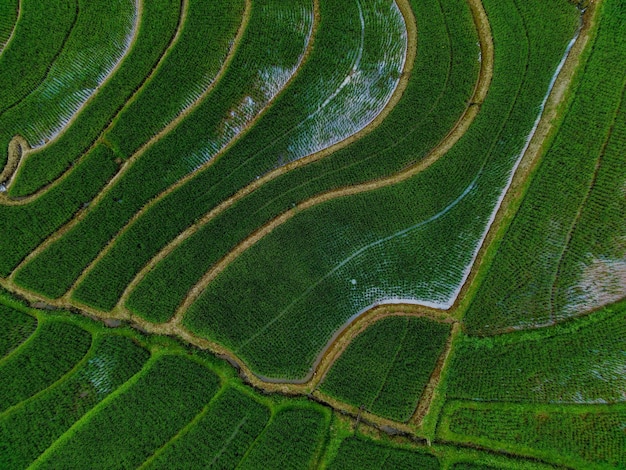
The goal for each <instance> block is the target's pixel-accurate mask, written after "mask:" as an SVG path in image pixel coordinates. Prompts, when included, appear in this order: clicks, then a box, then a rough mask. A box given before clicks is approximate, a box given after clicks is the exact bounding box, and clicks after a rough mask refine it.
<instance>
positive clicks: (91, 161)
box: [0, 145, 117, 276]
mask: <svg viewBox="0 0 626 470" xmlns="http://www.w3.org/2000/svg"><path fill="white" fill-rule="evenodd" d="M116 170H117V163H116V162H115V155H114V154H113V152H112V151H111V149H109V148H108V147H105V146H104V145H98V146H96V147H95V148H94V149H93V150H91V151H90V152H89V153H88V154H87V155H86V156H85V158H84V160H83V161H82V162H81V163H80V164H79V165H77V166H76V169H75V170H74V171H73V172H72V173H71V174H70V175H68V177H67V178H64V179H63V180H62V181H61V182H60V183H59V184H58V185H55V186H54V187H52V188H51V189H50V190H49V191H47V192H46V193H45V194H44V195H42V196H41V197H39V198H37V199H36V200H35V201H33V202H32V203H30V204H27V205H17V206H11V205H7V206H5V205H0V252H1V253H2V256H0V275H2V276H8V275H9V274H10V273H11V271H13V270H14V269H15V267H16V266H17V265H18V264H19V263H20V262H21V261H22V260H23V259H24V258H25V257H26V256H27V255H28V254H29V253H30V252H31V251H32V250H34V249H35V248H36V247H37V246H38V245H39V244H40V243H41V242H43V241H44V240H45V238H46V237H47V236H48V235H50V234H51V233H52V232H54V231H55V230H57V229H58V228H59V227H60V226H61V225H63V224H64V223H66V222H67V221H68V220H70V219H71V218H72V217H73V216H75V215H76V214H77V213H78V212H79V211H80V210H83V209H85V207H86V206H87V205H88V204H89V201H91V200H92V199H93V197H94V196H95V195H96V194H97V192H98V191H99V190H100V189H101V188H102V187H103V186H104V185H105V184H106V182H107V181H108V179H109V178H111V177H112V176H113V175H114V174H115V171H116Z"/></svg>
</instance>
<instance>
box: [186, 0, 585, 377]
mask: <svg viewBox="0 0 626 470" xmlns="http://www.w3.org/2000/svg"><path fill="white" fill-rule="evenodd" d="M485 6H486V7H487V12H488V14H489V15H490V18H492V28H493V34H494V41H495V44H496V51H495V74H494V78H493V82H492V85H491V88H490V92H489V94H488V96H487V99H486V101H485V102H484V103H483V105H482V107H481V111H480V113H479V114H478V116H477V118H476V120H475V121H474V123H473V125H472V126H471V127H470V129H469V130H468V132H467V133H466V134H465V135H464V136H463V137H462V138H461V140H460V141H459V142H458V144H457V145H456V146H455V147H454V148H453V149H451V151H450V152H448V154H447V155H446V156H445V157H444V158H442V159H440V160H438V161H437V162H436V163H434V164H433V165H432V166H430V167H429V168H428V169H427V170H425V171H424V172H422V173H420V174H418V175H417V176H415V177H413V178H411V179H409V180H407V181H405V182H403V183H399V184H397V185H394V186H389V187H385V188H382V189H380V190H376V191H372V192H369V193H365V194H361V195H357V196H353V197H345V198H341V199H335V200H332V201H329V202H327V203H324V204H322V205H318V206H315V207H313V208H311V209H307V210H305V211H302V212H299V213H298V214H297V215H296V216H295V217H293V218H292V219H290V220H289V221H288V222H287V223H285V224H283V225H281V226H279V227H278V228H276V229H275V230H273V231H272V232H271V233H270V234H269V235H267V236H266V237H264V238H263V239H261V240H260V241H259V242H258V243H256V244H255V245H254V246H252V247H251V248H249V249H248V250H247V251H245V252H244V253H243V254H242V255H241V256H239V257H238V258H237V259H235V260H234V261H233V262H232V263H231V264H229V266H228V267H227V268H226V269H225V270H224V271H223V272H222V273H221V274H220V275H219V276H218V277H217V278H216V279H215V280H214V281H213V282H212V283H211V284H210V285H209V286H208V288H207V289H206V290H205V291H204V293H203V294H202V296H201V297H200V298H199V299H198V301H197V302H196V303H195V304H194V305H192V306H191V308H190V309H189V311H188V312H187V315H186V317H185V320H184V324H185V325H186V326H187V327H189V328H190V329H191V330H192V331H194V332H195V333H197V334H199V335H202V336H206V337H208V338H211V339H212V340H215V341H218V342H220V343H222V344H224V345H225V346H227V347H228V348H230V349H232V350H233V351H235V352H236V353H237V354H238V355H239V357H241V358H242V359H243V360H245V361H246V362H247V363H248V364H249V365H250V367H251V368H252V369H253V370H255V371H256V372H257V373H262V374H264V375H267V376H270V377H285V378H297V377H302V376H304V375H306V371H307V369H308V368H309V367H310V365H311V364H312V362H313V360H314V358H315V357H316V356H317V354H318V352H319V350H320V349H321V348H322V347H323V345H324V344H326V343H327V341H328V340H329V339H330V338H331V336H332V334H333V332H334V331H336V330H337V329H338V328H339V327H340V326H341V325H342V324H343V323H344V322H345V321H346V320H347V319H348V318H350V317H352V316H353V315H355V314H356V313H358V312H359V311H362V310H364V309H366V308H368V307H369V306H371V305H372V304H375V303H377V302H380V301H386V300H393V299H409V300H413V301H421V302H423V303H425V304H426V305H431V306H436V307H439V308H446V307H449V306H450V305H451V303H452V301H453V300H454V298H455V295H456V292H457V290H458V289H459V286H460V284H461V282H462V281H463V279H464V276H465V275H466V273H467V268H468V266H470V265H471V262H472V260H473V255H474V252H475V250H476V249H477V246H478V244H479V243H480V241H481V238H482V236H483V234H484V232H485V229H486V227H487V224H488V222H489V220H490V217H491V215H492V213H493V211H494V209H495V205H496V203H497V201H498V199H499V198H500V196H501V193H502V191H503V190H504V187H505V185H506V184H507V182H508V178H509V175H510V172H511V171H512V167H513V166H514V164H515V162H516V161H517V159H518V156H519V153H520V151H521V150H522V148H523V146H524V143H525V141H526V139H527V136H528V133H529V132H530V131H531V129H532V127H533V123H534V122H535V120H536V119H537V116H538V113H539V106H540V104H541V102H542V100H543V99H544V97H545V95H546V92H547V88H548V84H549V83H550V80H551V77H552V75H553V74H554V72H555V69H556V67H557V64H558V63H559V61H560V60H561V58H562V56H563V54H564V52H565V49H566V45H567V43H568V42H569V41H570V39H571V37H572V35H573V34H574V32H575V28H576V23H577V21H576V20H577V16H576V10H575V9H574V7H573V6H571V5H568V4H566V3H563V2H560V1H554V2H549V3H546V2H536V1H530V2H528V1H527V2H522V3H521V4H520V5H516V4H515V3H513V2H501V1H500V2H491V1H490V2H485ZM518 6H519V7H520V9H521V10H520V12H519V13H518V12H517V8H518ZM527 35H528V39H527ZM494 127H495V128H496V130H495V131H494ZM443 181H445V182H446V184H442V182H443ZM390 214H393V217H390V216H389V215H390ZM259 266H263V269H259ZM353 281H354V282H353ZM225 293H227V295H226V294H225ZM252 313H253V314H254V315H253V316H254V318H250V317H251V316H252V315H251V314H252Z"/></svg>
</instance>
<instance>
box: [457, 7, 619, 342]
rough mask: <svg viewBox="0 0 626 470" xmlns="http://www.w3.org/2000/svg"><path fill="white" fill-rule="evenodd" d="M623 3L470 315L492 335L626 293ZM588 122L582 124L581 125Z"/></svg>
mask: <svg viewBox="0 0 626 470" xmlns="http://www.w3.org/2000/svg"><path fill="white" fill-rule="evenodd" d="M624 6H625V4H624V2H623V1H621V0H608V1H606V2H603V4H602V7H601V8H602V20H601V22H600V24H599V27H598V32H597V38H596V40H595V43H594V44H593V47H592V49H591V52H590V56H589V58H588V60H587V63H586V65H585V67H584V71H583V72H582V75H581V76H580V81H579V83H578V86H577V88H576V90H575V95H574V97H573V100H572V102H571V103H570V105H569V108H568V109H567V114H566V116H565V118H564V121H563V123H562V125H561V126H560V129H559V132H558V134H557V135H556V136H555V137H554V139H553V140H552V142H551V144H550V147H549V149H548V151H547V153H546V155H545V156H544V157H543V162H542V164H541V167H540V168H539V170H538V172H537V175H536V177H535V178H534V179H533V181H532V183H531V184H530V187H529V190H528V193H527V195H526V198H525V200H524V202H523V203H522V206H521V208H520V210H519V212H518V213H517V215H516V216H515V219H514V220H513V222H512V224H511V226H510V228H509V229H508V231H507V233H506V235H505V237H504V239H503V241H502V243H501V245H500V246H499V249H498V252H497V256H496V258H495V260H494V262H493V265H492V267H491V269H490V271H489V274H488V275H487V276H486V277H485V279H484V281H483V285H482V288H481V289H480V290H479V292H478V293H477V295H476V298H475V299H474V301H473V302H472V305H471V306H470V309H469V310H468V312H467V315H466V322H467V325H468V327H469V329H470V330H471V331H472V332H474V333H478V334H482V335H485V334H493V333H498V332H502V331H505V330H506V329H507V328H509V327H516V328H520V327H533V326H543V325H546V324H550V323H554V322H555V321H558V320H562V319H564V318H567V317H570V316H572V315H576V314H580V313H582V312H584V311H589V310H592V309H596V308H598V307H600V306H602V305H606V304H608V303H611V302H614V301H616V300H618V299H620V298H622V297H624V296H626V287H625V286H626V283H625V282H624V279H625V278H624V273H625V272H626V271H625V267H624V256H625V253H626V251H625V248H624V237H625V236H626V202H625V201H624V184H626V177H625V176H624V175H625V174H626V173H625V168H626V157H625V155H626V153H625V150H626V100H625V99H624V90H625V89H626V80H625V79H624V76H623V74H615V73H613V72H612V71H613V70H618V69H620V70H621V69H624V68H625V67H626V44H625V43H624V41H622V40H621V38H623V37H624V36H625V35H626V13H624V12H625V10H624ZM581 129H585V132H580V130H581Z"/></svg>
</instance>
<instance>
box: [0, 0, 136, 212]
mask: <svg viewBox="0 0 626 470" xmlns="http://www.w3.org/2000/svg"><path fill="white" fill-rule="evenodd" d="M143 2H144V0H135V11H136V17H135V24H134V25H133V31H134V33H133V37H132V39H131V41H130V42H129V44H128V47H127V48H126V51H124V53H123V54H122V55H121V56H120V58H119V60H118V61H117V63H116V64H115V66H114V67H113V68H112V69H111V70H109V71H108V73H107V76H106V78H105V79H104V80H103V81H102V82H101V83H100V84H99V85H98V86H97V87H96V90H95V91H94V92H93V93H92V94H91V96H90V97H89V98H88V99H87V100H86V101H85V102H84V103H83V104H82V105H81V106H79V108H78V109H77V110H76V112H75V113H74V114H73V115H72V117H71V118H70V119H69V120H68V121H67V122H66V123H65V125H64V126H63V129H62V130H61V132H59V133H58V134H56V135H55V136H54V138H52V139H51V140H49V141H48V142H46V144H45V145H46V146H48V145H51V144H52V143H54V142H55V141H57V140H58V139H60V138H61V137H62V136H63V135H65V133H66V132H67V131H68V129H70V128H71V127H72V124H74V122H76V120H77V119H78V118H79V117H80V115H81V114H82V112H83V110H84V109H85V108H86V107H87V106H89V105H90V104H91V103H92V102H93V100H94V99H96V97H97V96H98V90H100V88H102V87H103V86H106V84H107V83H108V82H109V81H110V80H111V79H112V78H113V76H114V75H115V73H116V72H117V71H118V70H119V68H120V67H121V66H122V64H123V63H124V60H125V58H126V57H127V56H128V54H129V53H130V51H132V50H133V48H134V47H135V43H136V42H137V37H138V36H139V29H140V28H141V21H142V19H143V5H144V3H143ZM41 148H42V147H37V148H35V149H32V148H31V147H30V144H29V143H28V142H27V141H26V140H25V139H24V138H23V137H21V136H19V135H18V136H15V137H14V138H13V139H12V140H11V142H10V143H9V152H8V159H7V163H6V165H5V167H4V169H3V170H2V173H0V183H1V184H2V185H3V186H4V188H5V189H6V190H8V189H9V188H10V186H11V184H12V183H13V179H14V178H15V175H17V173H18V171H19V169H20V167H21V166H22V163H23V162H24V161H25V160H26V158H27V157H28V155H29V154H30V153H32V152H33V151H37V150H39V149H41ZM69 171H71V170H68V172H69ZM68 172H66V173H68ZM63 177H64V175H61V177H60V178H63ZM58 180H59V178H57V180H56V181H58ZM51 186H52V184H49V185H46V186H45V191H38V192H37V193H35V194H37V196H36V197H39V195H40V193H41V194H43V192H46V191H47V190H48V189H49V188H50V187H51ZM36 197H35V198H31V197H25V198H19V199H17V200H15V199H11V198H9V197H7V195H6V194H4V192H0V204H3V205H23V204H28V203H29V202H31V201H32V200H33V199H36Z"/></svg>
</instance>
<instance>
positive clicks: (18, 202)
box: [0, 0, 189, 206]
mask: <svg viewBox="0 0 626 470" xmlns="http://www.w3.org/2000/svg"><path fill="white" fill-rule="evenodd" d="M180 2H181V5H182V7H181V9H180V14H179V19H178V24H177V26H176V33H175V34H174V36H172V38H171V40H170V41H169V43H168V45H167V47H166V48H165V50H164V52H163V54H161V57H159V60H158V61H157V62H156V63H155V64H154V66H153V67H152V70H151V71H150V73H149V74H148V75H147V77H145V78H144V80H143V81H142V82H141V83H140V84H139V86H138V87H137V89H136V90H135V91H134V92H133V93H132V95H131V96H130V98H129V99H128V100H127V101H126V102H125V103H124V104H123V105H122V106H121V107H120V108H119V109H118V110H117V111H116V112H115V115H114V116H113V117H112V118H111V119H110V121H109V123H108V124H107V125H106V126H105V128H104V129H103V130H102V131H101V132H100V133H99V134H98V137H96V139H95V140H94V141H93V142H92V144H91V145H90V146H89V148H87V150H86V151H85V152H83V154H82V155H81V156H80V157H79V158H78V159H77V160H76V161H75V162H74V164H73V165H72V166H71V167H70V168H69V169H67V170H65V171H64V172H63V173H62V174H60V175H59V176H58V177H57V178H56V179H55V180H54V181H51V182H49V183H47V184H45V185H44V186H42V187H41V188H40V189H39V190H37V191H35V192H34V193H33V194H30V195H28V196H21V197H16V198H11V197H9V196H8V195H6V193H4V194H3V193H0V204H1V205H5V206H23V205H27V204H30V203H32V202H33V201H36V200H37V199H39V198H40V197H42V196H44V195H45V194H46V193H47V192H48V191H50V190H51V189H52V188H54V187H55V186H58V185H59V184H61V182H62V181H63V180H64V179H66V178H68V177H69V176H70V174H71V173H72V172H73V171H74V169H75V168H76V167H78V165H79V164H80V163H81V162H82V161H83V160H85V157H86V155H87V154H88V153H90V152H91V151H92V150H93V149H94V148H95V147H96V146H97V145H98V144H99V143H101V142H102V138H103V137H104V134H106V133H107V132H108V131H109V130H110V129H111V126H112V125H113V123H114V121H115V120H116V119H117V117H118V116H119V115H120V113H121V112H122V111H124V109H126V107H127V106H128V105H129V104H130V103H132V102H134V101H135V100H136V99H137V96H138V95H139V94H140V93H141V92H142V91H143V88H144V87H145V86H146V85H147V84H148V83H149V82H150V81H152V79H153V77H154V75H155V74H156V72H157V71H158V70H159V68H160V67H161V64H162V63H163V60H165V57H166V56H167V55H168V53H169V51H170V49H171V48H172V47H174V46H175V45H176V44H177V42H178V39H179V37H180V32H181V30H182V29H183V27H184V25H185V22H186V20H187V11H188V7H189V0H180ZM16 137H19V136H16ZM24 142H26V141H24ZM26 147H28V143H26ZM26 150H28V151H29V152H30V151H31V149H28V148H26V149H25V150H24V151H26ZM26 156H27V155H26ZM26 156H25V157H24V158H26ZM19 158H20V159H21V158H22V157H19ZM118 171H119V170H118ZM15 174H17V171H15V173H14V174H13V176H11V178H13V177H15ZM0 180H2V178H0Z"/></svg>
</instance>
